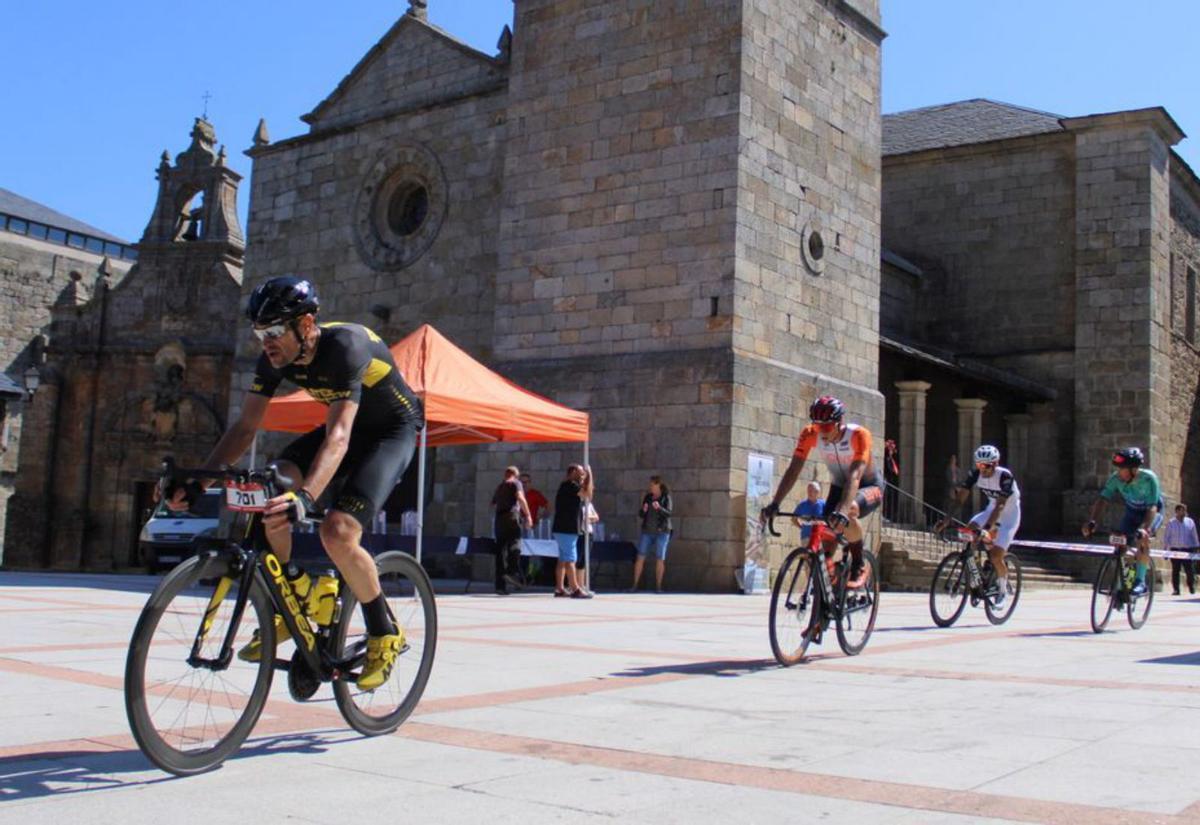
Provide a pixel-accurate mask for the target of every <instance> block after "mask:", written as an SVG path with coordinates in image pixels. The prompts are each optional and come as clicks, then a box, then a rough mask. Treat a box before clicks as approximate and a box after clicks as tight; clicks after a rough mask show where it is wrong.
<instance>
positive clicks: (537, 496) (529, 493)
mask: <svg viewBox="0 0 1200 825" xmlns="http://www.w3.org/2000/svg"><path fill="white" fill-rule="evenodd" d="M521 486H522V487H524V488H525V501H527V502H528V503H529V518H530V519H531V520H532V521H533V524H532V527H533V528H534V529H536V528H537V523H538V521H539V520H540V519H541V518H542V516H544V515H547V514H548V513H549V511H550V502H549V501H548V500H547V499H546V497H545V496H544V495H542V493H541V491H540V490H537V489H534V486H533V479H532V478H531V477H530V475H529V473H521Z"/></svg>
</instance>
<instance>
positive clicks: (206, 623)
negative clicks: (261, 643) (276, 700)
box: [187, 551, 254, 671]
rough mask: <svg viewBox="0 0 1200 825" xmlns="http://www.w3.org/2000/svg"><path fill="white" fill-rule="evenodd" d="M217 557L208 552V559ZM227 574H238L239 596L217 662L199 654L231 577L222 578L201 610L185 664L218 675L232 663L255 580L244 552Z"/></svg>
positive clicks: (231, 565)
mask: <svg viewBox="0 0 1200 825" xmlns="http://www.w3.org/2000/svg"><path fill="white" fill-rule="evenodd" d="M216 555H217V553H216V552H215V551H210V553H209V557H210V558H213V557H215V556H216ZM230 567H231V568H232V569H231V571H230V572H232V573H238V574H240V575H239V577H238V579H236V581H238V585H239V586H238V595H237V601H236V602H235V603H234V605H233V616H232V617H230V619H229V627H228V628H226V630H225V638H224V639H223V640H222V642H221V650H220V653H218V654H217V656H216V658H213V659H206V658H205V657H203V656H201V655H200V651H201V650H202V649H203V647H204V642H205V640H206V639H207V638H208V633H209V631H210V630H212V626H213V621H214V620H215V619H216V615H217V610H219V609H220V607H221V603H222V602H224V601H225V598H226V597H227V596H228V595H229V588H231V587H232V586H233V583H234V581H235V579H234V578H233V577H232V576H230V575H224V576H222V577H221V578H220V580H219V581H218V582H217V586H216V588H215V589H214V590H213V594H212V596H210V597H209V600H208V605H207V606H206V607H205V609H204V618H203V619H201V621H200V627H199V628H198V629H197V630H196V638H195V640H194V641H193V642H192V651H191V653H190V654H189V655H188V658H187V662H188V664H189V665H191V666H192V667H203V668H207V669H208V670H213V671H221V670H225V669H226V668H227V667H229V663H230V662H231V661H233V642H234V638H235V637H236V636H237V631H238V628H239V627H240V626H241V624H242V615H243V614H244V613H245V612H246V602H247V601H248V600H249V598H250V586H251V584H252V582H253V580H254V565H253V564H250V563H248V558H247V556H246V554H245V553H244V552H239V554H238V556H237V557H236V558H235V559H234V560H233V561H232V562H231V564H230Z"/></svg>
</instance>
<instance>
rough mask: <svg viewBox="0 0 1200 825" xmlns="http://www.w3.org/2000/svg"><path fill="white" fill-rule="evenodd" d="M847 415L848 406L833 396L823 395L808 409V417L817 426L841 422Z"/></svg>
mask: <svg viewBox="0 0 1200 825" xmlns="http://www.w3.org/2000/svg"><path fill="white" fill-rule="evenodd" d="M845 414H846V405H845V404H843V403H842V402H841V401H839V400H837V399H836V398H834V397H833V396H832V395H822V396H821V397H820V398H818V399H817V400H816V401H814V402H812V406H811V407H809V408H808V417H809V419H810V420H811V421H812V422H813V423H815V424H828V423H830V422H834V421H841V420H842V416H843V415H845Z"/></svg>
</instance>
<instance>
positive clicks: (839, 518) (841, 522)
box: [826, 513, 850, 530]
mask: <svg viewBox="0 0 1200 825" xmlns="http://www.w3.org/2000/svg"><path fill="white" fill-rule="evenodd" d="M826 521H827V522H828V523H829V526H830V527H832V528H833V529H834V530H840V529H842V528H843V527H845V526H846V525H848V524H849V523H850V517H849V516H847V515H846V514H845V513H833V514H831V515H830V516H829V518H827V519H826Z"/></svg>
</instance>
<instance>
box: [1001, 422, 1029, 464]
mask: <svg viewBox="0 0 1200 825" xmlns="http://www.w3.org/2000/svg"><path fill="white" fill-rule="evenodd" d="M1032 420H1033V416H1032V415H1030V414H1029V413H1012V414H1011V415H1006V416H1004V424H1005V426H1006V429H1007V432H1006V435H1005V441H1006V442H1007V448H1006V450H1005V453H1006V454H1005V456H1004V457H1003V460H1002V462H1001V463H1003V464H1004V466H1005V467H1007V468H1008V469H1010V470H1012V471H1013V474H1014V475H1015V476H1016V477H1017V478H1019V479H1020V478H1025V477H1026V476H1027V475H1029V473H1028V472H1027V471H1028V470H1029V424H1030V422H1031V421H1032Z"/></svg>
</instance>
